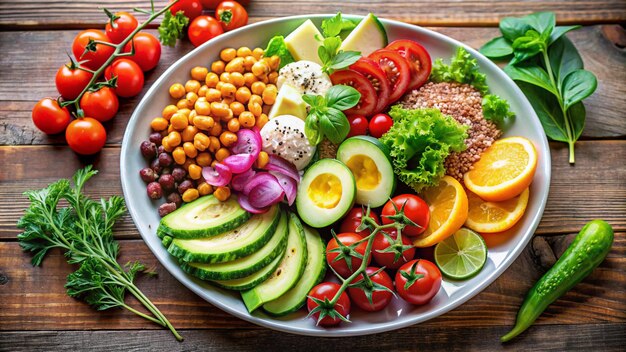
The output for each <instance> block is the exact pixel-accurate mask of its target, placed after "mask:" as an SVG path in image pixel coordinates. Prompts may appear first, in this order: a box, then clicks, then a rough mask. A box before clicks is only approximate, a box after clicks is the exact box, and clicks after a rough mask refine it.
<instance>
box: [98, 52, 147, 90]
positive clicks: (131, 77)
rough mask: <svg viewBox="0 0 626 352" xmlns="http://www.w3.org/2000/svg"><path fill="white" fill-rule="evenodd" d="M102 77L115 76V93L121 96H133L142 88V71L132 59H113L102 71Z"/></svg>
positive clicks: (108, 78) (109, 77)
mask: <svg viewBox="0 0 626 352" xmlns="http://www.w3.org/2000/svg"><path fill="white" fill-rule="evenodd" d="M104 77H105V78H106V79H107V80H110V79H112V78H113V77H117V87H115V89H114V90H115V94H117V95H119V96H120V97H123V98H130V97H134V96H136V95H138V94H139V93H141V89H143V83H144V76H143V71H142V70H141V67H139V65H137V63H135V62H134V61H133V60H129V59H126V58H121V59H117V60H115V61H113V63H112V64H111V66H109V67H107V68H106V70H105V71H104Z"/></svg>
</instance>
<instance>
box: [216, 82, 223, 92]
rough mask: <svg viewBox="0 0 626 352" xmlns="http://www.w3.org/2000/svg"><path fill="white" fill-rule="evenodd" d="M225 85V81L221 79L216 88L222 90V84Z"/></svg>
mask: <svg viewBox="0 0 626 352" xmlns="http://www.w3.org/2000/svg"><path fill="white" fill-rule="evenodd" d="M223 85H224V82H222V81H219V82H217V84H216V85H215V89H217V90H222V86H223Z"/></svg>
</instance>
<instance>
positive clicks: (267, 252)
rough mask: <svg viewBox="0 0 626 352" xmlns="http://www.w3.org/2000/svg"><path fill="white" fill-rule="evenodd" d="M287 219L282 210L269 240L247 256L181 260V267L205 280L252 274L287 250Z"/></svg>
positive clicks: (235, 277) (229, 278) (233, 277)
mask: <svg viewBox="0 0 626 352" xmlns="http://www.w3.org/2000/svg"><path fill="white" fill-rule="evenodd" d="M287 221H288V220H287V214H285V213H284V212H282V213H281V216H280V221H279V223H278V227H276V231H275V232H274V235H273V236H272V238H271V239H270V240H269V242H267V244H265V246H263V247H262V248H261V249H259V250H258V251H256V252H254V253H252V254H250V255H249V256H247V257H243V258H239V259H236V260H233V261H230V262H224V263H214V264H209V263H187V262H180V267H181V268H182V269H183V270H185V271H186V272H187V273H189V274H191V275H193V276H196V277H198V278H200V279H203V280H234V279H240V278H245V277H246V276H250V275H252V274H254V273H255V272H257V271H259V270H261V269H263V268H265V267H266V266H268V265H269V264H270V263H271V262H273V261H274V259H275V258H276V257H278V256H279V255H281V254H282V253H284V252H285V247H286V246H287V233H288V231H287Z"/></svg>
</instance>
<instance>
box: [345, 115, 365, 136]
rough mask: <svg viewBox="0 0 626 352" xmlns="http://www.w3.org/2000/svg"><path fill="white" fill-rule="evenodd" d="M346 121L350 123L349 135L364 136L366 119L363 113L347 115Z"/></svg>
mask: <svg viewBox="0 0 626 352" xmlns="http://www.w3.org/2000/svg"><path fill="white" fill-rule="evenodd" d="M348 122H349V123H350V132H348V136H347V137H346V138H349V137H353V136H364V135H366V134H367V119H366V118H365V116H363V115H351V116H348Z"/></svg>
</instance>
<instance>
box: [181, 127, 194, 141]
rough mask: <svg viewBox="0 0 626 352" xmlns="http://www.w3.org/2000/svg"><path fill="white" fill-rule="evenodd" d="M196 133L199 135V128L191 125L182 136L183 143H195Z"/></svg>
mask: <svg viewBox="0 0 626 352" xmlns="http://www.w3.org/2000/svg"><path fill="white" fill-rule="evenodd" d="M196 133H198V128H197V127H196V126H192V125H189V126H187V127H185V129H184V130H183V132H181V134H180V136H181V137H182V138H183V142H191V141H193V137H194V136H195V135H196Z"/></svg>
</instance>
